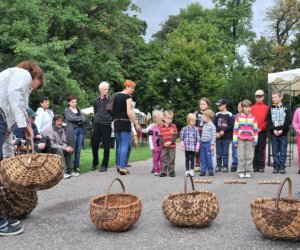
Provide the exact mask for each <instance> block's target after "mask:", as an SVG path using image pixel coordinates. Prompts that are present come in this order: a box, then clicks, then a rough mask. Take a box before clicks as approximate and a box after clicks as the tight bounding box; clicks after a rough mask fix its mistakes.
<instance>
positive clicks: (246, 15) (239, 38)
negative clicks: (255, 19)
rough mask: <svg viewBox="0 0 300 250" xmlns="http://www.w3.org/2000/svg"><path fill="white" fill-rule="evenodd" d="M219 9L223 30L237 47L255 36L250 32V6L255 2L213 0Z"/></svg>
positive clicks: (251, 0)
mask: <svg viewBox="0 0 300 250" xmlns="http://www.w3.org/2000/svg"><path fill="white" fill-rule="evenodd" d="M213 2H214V3H215V5H216V7H217V8H220V9H221V10H222V12H221V13H220V14H221V16H220V17H219V18H220V19H222V20H223V24H222V26H223V29H224V31H225V32H226V33H227V34H228V35H229V37H230V38H231V41H230V42H231V43H232V44H234V45H235V46H236V48H237V47H239V46H241V45H244V44H246V43H247V42H248V41H250V40H251V39H252V38H253V37H255V34H254V32H253V31H251V28H252V26H251V21H252V16H253V12H252V5H253V3H254V2H255V0H213Z"/></svg>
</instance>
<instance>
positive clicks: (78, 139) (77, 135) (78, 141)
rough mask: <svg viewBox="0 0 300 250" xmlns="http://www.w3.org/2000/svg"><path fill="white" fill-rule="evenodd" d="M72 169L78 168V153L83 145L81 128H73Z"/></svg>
mask: <svg viewBox="0 0 300 250" xmlns="http://www.w3.org/2000/svg"><path fill="white" fill-rule="evenodd" d="M74 142H75V149H74V168H79V166H80V152H81V148H82V143H83V129H82V128H74Z"/></svg>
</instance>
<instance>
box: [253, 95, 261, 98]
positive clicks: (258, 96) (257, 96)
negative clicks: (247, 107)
mask: <svg viewBox="0 0 300 250" xmlns="http://www.w3.org/2000/svg"><path fill="white" fill-rule="evenodd" d="M262 97H263V95H256V96H255V98H262Z"/></svg>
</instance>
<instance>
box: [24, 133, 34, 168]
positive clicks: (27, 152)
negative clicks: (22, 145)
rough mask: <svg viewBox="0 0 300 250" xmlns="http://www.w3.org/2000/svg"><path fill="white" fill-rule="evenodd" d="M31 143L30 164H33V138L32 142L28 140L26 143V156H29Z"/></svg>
mask: <svg viewBox="0 0 300 250" xmlns="http://www.w3.org/2000/svg"><path fill="white" fill-rule="evenodd" d="M29 143H30V145H31V154H30V157H29V159H28V164H30V163H31V156H32V154H35V150H34V142H33V138H31V139H30V140H28V141H27V143H26V154H29Z"/></svg>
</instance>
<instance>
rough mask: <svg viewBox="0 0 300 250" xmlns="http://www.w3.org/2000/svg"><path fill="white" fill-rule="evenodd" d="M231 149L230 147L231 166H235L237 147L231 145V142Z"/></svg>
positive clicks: (236, 164) (236, 162) (236, 163)
mask: <svg viewBox="0 0 300 250" xmlns="http://www.w3.org/2000/svg"><path fill="white" fill-rule="evenodd" d="M231 149H232V154H231V156H232V164H231V167H232V168H237V166H238V164H239V162H238V156H237V147H235V146H233V143H232V144H231Z"/></svg>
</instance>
